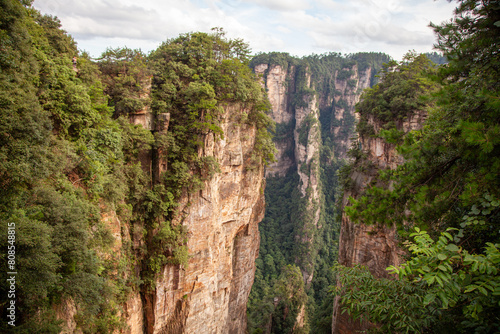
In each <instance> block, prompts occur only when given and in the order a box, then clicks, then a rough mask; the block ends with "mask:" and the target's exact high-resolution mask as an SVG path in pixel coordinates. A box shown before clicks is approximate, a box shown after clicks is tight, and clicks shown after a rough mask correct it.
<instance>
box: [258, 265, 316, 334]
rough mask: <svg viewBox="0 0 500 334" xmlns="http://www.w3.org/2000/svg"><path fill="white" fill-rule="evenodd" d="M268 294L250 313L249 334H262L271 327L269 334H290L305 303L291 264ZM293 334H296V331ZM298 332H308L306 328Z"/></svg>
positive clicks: (301, 283) (301, 282) (301, 284)
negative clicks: (264, 329)
mask: <svg viewBox="0 0 500 334" xmlns="http://www.w3.org/2000/svg"><path fill="white" fill-rule="evenodd" d="M267 292H268V294H267V295H266V296H265V298H262V299H260V300H258V301H256V302H257V303H258V306H256V307H254V308H252V309H251V311H250V314H249V321H250V323H249V330H250V331H249V332H250V333H252V334H256V333H263V328H270V332H271V333H290V332H292V331H293V330H294V328H295V327H296V319H297V316H298V314H299V312H300V311H301V308H302V307H304V305H305V304H306V300H307V294H306V292H305V288H304V280H303V279H302V274H301V272H300V269H299V268H298V267H297V266H293V265H287V266H286V267H284V268H283V269H282V271H281V274H280V276H279V277H278V278H277V279H276V280H275V282H274V284H273V286H272V288H270V289H269V291H267ZM306 323H307V322H306ZM293 332H294V333H296V332H298V331H297V329H295V331H293ZM300 333H308V328H307V325H306V326H305V327H304V328H302V329H301V332H300Z"/></svg>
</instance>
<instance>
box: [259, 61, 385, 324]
mask: <svg viewBox="0 0 500 334" xmlns="http://www.w3.org/2000/svg"><path fill="white" fill-rule="evenodd" d="M260 59H262V61H260V62H259V60H260ZM253 68H254V71H255V72H256V73H257V74H259V75H260V76H261V84H262V86H263V87H264V88H266V90H267V94H268V97H269V101H270V103H271V107H272V117H273V119H274V121H275V122H276V135H275V139H274V141H275V144H276V147H277V149H278V154H277V155H276V158H277V161H276V162H275V163H273V164H271V165H270V166H268V167H267V168H266V177H268V178H272V180H273V187H278V188H279V189H270V190H269V191H270V192H273V191H274V192H281V191H282V189H283V187H285V188H286V189H289V191H290V193H289V194H288V196H287V197H288V198H286V199H285V200H286V201H291V202H293V204H292V208H291V210H290V212H287V213H286V214H287V215H290V217H293V218H290V220H289V221H288V219H287V218H285V216H284V215H285V213H284V212H282V214H281V216H272V217H270V218H266V219H265V220H264V221H263V224H264V225H263V226H264V229H263V230H262V232H261V233H266V232H264V231H266V230H267V226H268V225H267V224H270V225H269V230H270V231H275V230H276V229H283V230H286V229H288V230H287V232H284V233H289V235H288V236H287V235H285V236H280V237H279V238H278V237H276V234H274V233H275V232H271V233H273V234H271V235H270V236H269V238H272V240H282V241H281V242H284V243H285V245H286V244H288V243H293V245H292V246H291V247H289V249H283V250H282V251H281V255H278V254H276V251H273V250H271V249H272V248H274V246H273V245H270V244H268V243H267V241H266V243H265V244H264V247H265V248H264V250H263V253H264V254H273V256H274V259H278V258H279V257H281V256H283V257H285V258H288V263H292V264H295V265H297V266H298V267H299V268H300V271H301V273H302V277H303V281H304V284H305V287H306V289H307V290H309V291H311V289H313V290H315V291H316V292H317V293H319V290H320V289H322V288H323V287H324V286H325V285H326V286H327V285H328V284H329V283H328V282H329V278H327V277H326V276H328V268H329V267H331V266H332V265H333V261H335V260H334V259H335V252H336V250H335V249H334V248H335V245H333V244H332V242H331V240H332V239H333V240H335V239H336V237H335V233H336V231H335V230H336V228H335V222H334V220H333V216H334V215H335V213H334V212H333V210H334V209H332V208H333V203H330V202H328V201H330V200H333V201H335V199H334V196H335V195H334V193H335V186H334V185H335V184H336V181H335V180H336V170H337V169H338V168H339V166H340V165H341V164H342V161H343V160H344V159H346V158H347V154H346V153H347V151H348V149H349V147H350V145H351V141H352V139H351V138H352V137H353V135H354V130H355V129H354V127H355V123H356V118H357V116H356V115H355V109H354V106H355V105H356V103H357V102H358V101H359V99H360V96H361V92H362V90H363V89H365V88H368V87H370V85H371V83H372V81H373V76H374V74H375V71H376V69H375V68H374V67H373V66H367V65H366V64H365V65H364V66H362V69H361V70H358V68H360V65H359V64H358V63H357V62H356V61H354V60H352V59H346V58H343V57H340V56H338V55H334V56H325V57H324V58H321V59H318V58H314V57H311V59H307V60H304V59H303V60H298V59H296V58H293V57H289V56H287V55H284V54H270V55H269V56H261V58H259V57H257V58H256V59H255V60H254V64H253ZM294 177H296V179H294ZM291 179H294V180H297V181H293V182H295V183H293V186H292V188H290V187H289V186H287V184H286V182H289V181H286V180H291ZM324 184H328V185H329V186H330V187H329V188H328V189H324ZM276 185H278V186H276ZM293 189H297V190H298V193H299V195H298V197H299V198H297V197H296V196H295V195H293V191H294V190H293ZM269 194H270V195H269V196H272V195H271V193H269ZM327 202H328V203H327ZM268 205H269V211H268V212H275V211H278V210H282V209H278V206H277V207H276V209H275V207H274V205H276V204H275V203H268ZM327 207H328V208H327ZM277 221H279V222H278V223H276V222H277ZM271 225H272V227H271ZM288 226H293V227H292V228H291V229H290V227H288ZM265 237H266V240H267V238H268V237H267V236H265ZM266 247H267V248H266ZM285 247H286V246H285ZM319 253H322V254H323V255H322V256H323V259H321V260H319V258H318V254H319ZM325 253H326V254H329V255H328V259H326V258H325V257H324V256H325V255H324V254H325ZM266 256H268V255H266ZM265 261H266V260H265ZM260 270H261V272H262V273H263V275H269V274H268V272H269V270H274V269H273V267H272V266H271V267H267V265H266V264H264V266H263V267H262V268H261V269H260ZM318 273H319V276H318V277H316V275H317V274H318ZM315 280H316V281H315ZM314 282H321V283H314ZM256 284H257V285H259V284H261V283H260V282H259V281H257V282H256ZM270 297H272V296H270ZM261 298H262V296H261ZM316 302H317V303H318V305H317V306H318V307H319V304H321V303H322V302H323V301H322V300H317V301H316ZM275 306H276V305H275ZM295 311H297V314H298V316H297V319H296V325H295V326H294V327H293V328H290V329H291V330H292V331H296V330H297V329H298V328H299V327H300V328H306V327H309V322H310V321H311V318H312V315H311V314H309V315H307V314H306V313H307V311H306V309H305V308H304V307H299V308H298V309H297V310H295ZM276 317H278V315H276ZM305 319H307V320H305ZM269 324H270V322H267V323H266V326H262V327H261V328H262V330H264V332H272V329H271V327H270V325H269ZM307 330H308V329H307Z"/></svg>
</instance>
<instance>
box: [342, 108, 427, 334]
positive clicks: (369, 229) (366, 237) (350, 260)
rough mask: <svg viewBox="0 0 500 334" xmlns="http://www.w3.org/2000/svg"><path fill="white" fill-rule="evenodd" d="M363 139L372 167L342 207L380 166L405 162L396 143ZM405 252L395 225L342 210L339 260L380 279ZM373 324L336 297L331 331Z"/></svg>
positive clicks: (356, 177) (414, 122) (419, 118)
mask: <svg viewBox="0 0 500 334" xmlns="http://www.w3.org/2000/svg"><path fill="white" fill-rule="evenodd" d="M425 117H426V114H425V113H423V112H415V113H414V114H412V115H411V116H410V117H409V118H408V119H406V120H405V121H403V122H399V123H398V124H397V128H398V129H401V130H403V131H404V132H405V133H406V132H408V131H410V130H415V129H419V128H420V127H421V126H422V124H423V121H424V120H425ZM368 123H369V124H371V125H373V126H374V130H375V133H378V132H379V131H380V129H381V125H382V124H381V123H380V122H379V121H377V120H376V119H374V118H373V117H369V118H368ZM360 142H361V145H362V149H363V151H364V152H365V153H366V154H367V158H366V159H367V160H368V161H369V162H371V164H372V166H373V167H372V168H370V169H369V170H368V171H366V172H360V171H354V172H353V173H352V174H351V179H352V180H353V181H354V186H353V189H351V190H349V191H346V192H345V193H344V197H343V201H342V206H343V207H345V206H346V205H347V204H348V198H349V197H350V196H352V197H354V198H356V197H357V196H359V194H361V193H362V192H363V190H364V189H365V188H366V185H367V184H370V183H371V182H372V181H373V180H374V179H375V178H376V177H377V171H378V170H380V169H386V168H390V169H395V168H396V167H397V166H398V165H399V164H401V163H402V162H403V159H402V157H401V156H399V155H398V154H397V152H396V150H395V146H394V145H393V144H389V143H387V142H385V141H384V140H383V139H382V138H379V137H375V136H361V137H360ZM403 254H404V252H403V250H402V249H400V248H399V246H398V234H397V231H396V227H395V226H386V225H383V224H381V225H372V226H367V225H364V224H356V223H354V222H352V221H351V220H350V219H349V217H347V215H346V214H345V212H343V213H342V226H341V232H340V239H339V263H340V264H342V265H344V266H348V267H352V266H354V265H355V264H362V265H365V266H366V267H367V268H368V269H369V270H370V272H371V273H372V275H373V276H375V277H377V278H382V277H383V278H389V274H388V272H387V271H386V270H385V269H386V268H387V267H389V266H391V265H395V266H398V265H400V264H401V263H402V256H403ZM372 326H373V324H370V323H368V322H359V321H353V320H352V319H351V318H350V317H349V316H348V315H347V313H344V314H341V312H340V311H339V298H338V297H336V298H335V305H334V313H333V319H332V333H334V334H346V333H358V332H359V331H363V330H367V329H368V328H370V327H372Z"/></svg>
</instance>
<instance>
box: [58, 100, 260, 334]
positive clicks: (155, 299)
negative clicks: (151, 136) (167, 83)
mask: <svg viewBox="0 0 500 334" xmlns="http://www.w3.org/2000/svg"><path fill="white" fill-rule="evenodd" d="M244 112H245V110H244V107H243V106H241V105H236V104H233V105H228V106H226V107H225V112H224V113H223V119H221V120H220V126H221V128H222V130H223V132H224V138H223V139H217V140H216V139H215V138H214V135H213V134H209V135H207V136H206V137H205V142H204V145H203V148H202V149H200V151H199V152H198V153H199V155H200V156H210V157H214V158H215V160H216V161H217V162H218V164H219V168H220V172H218V173H216V174H215V175H214V176H213V177H212V178H211V179H209V180H207V181H205V184H204V188H203V189H202V190H200V191H199V192H196V193H191V194H188V193H186V194H185V195H184V196H183V197H182V198H181V199H180V200H179V207H178V214H177V215H176V218H175V221H174V222H172V223H173V224H174V225H178V224H182V225H183V227H184V228H185V230H186V231H187V237H188V238H187V247H188V251H189V262H188V265H186V266H179V265H177V266H174V265H167V266H165V267H163V269H162V270H161V272H160V273H159V275H158V276H157V278H156V281H155V284H154V288H153V289H152V290H151V289H143V290H134V291H132V292H131V293H130V294H129V297H128V300H127V301H126V302H125V303H124V305H123V307H122V312H121V317H122V319H123V320H124V322H125V323H126V329H125V330H123V331H121V332H122V333H127V334H139V333H148V334H166V333H172V334H181V333H210V334H212V333H213V334H216V333H244V332H245V330H246V327H247V324H246V304H247V299H248V295H249V293H250V289H251V286H252V284H253V280H254V274H255V259H256V257H257V255H258V249H259V242H260V238H259V231H258V223H259V222H260V221H261V220H262V218H263V215H264V209H265V204H264V187H265V181H264V168H263V165H262V164H261V163H260V162H258V161H257V162H256V160H255V158H254V157H253V154H254V145H255V138H256V128H255V127H254V126H252V125H248V124H246V123H244V124H242V123H241V119H240V118H241V114H242V113H244ZM247 112H248V111H247ZM130 121H131V122H132V123H134V124H140V125H142V126H143V127H144V128H146V129H148V130H151V131H157V132H166V131H168V123H169V115H168V114H161V115H158V116H155V117H153V116H152V115H151V113H150V112H149V111H142V112H139V113H136V114H133V115H131V116H130ZM154 156H155V154H153V152H151V151H144V152H140V154H139V159H140V161H141V163H142V165H143V168H145V170H146V171H147V172H149V173H151V174H150V175H152V178H151V180H152V182H154V180H155V179H158V175H156V176H155V175H153V174H160V173H162V172H165V171H167V172H168V166H167V165H166V162H164V161H162V160H161V159H158V160H155V158H154ZM102 211H103V212H104V213H103V215H102V217H101V218H102V220H103V221H104V222H105V223H106V225H107V226H108V228H109V230H110V231H111V233H112V235H113V236H114V238H115V244H114V247H113V249H112V251H111V254H113V256H115V257H116V260H117V261H119V260H120V258H121V257H123V256H125V250H124V249H125V246H124V245H125V244H127V245H129V246H130V247H131V249H132V251H133V252H135V253H136V254H139V253H140V249H144V247H145V245H146V243H147V240H144V236H143V234H142V232H141V231H142V229H141V226H135V227H134V230H133V231H132V230H131V229H130V227H129V226H128V224H127V223H123V222H120V220H119V219H118V217H117V215H116V213H115V212H114V211H113V210H107V209H105V208H103V210H102ZM104 256H106V255H104ZM130 270H131V272H130V273H128V274H130V275H133V274H134V273H133V268H131V269H130ZM140 270H141V268H140V266H136V267H135V271H136V273H135V274H136V276H139V271H140ZM70 306H71V304H68V305H67V306H65V307H66V308H71V307H70ZM66 318H67V317H65V318H64V319H66ZM71 326H73V327H74V325H73V323H70V322H69V323H68V325H67V327H68V328H71Z"/></svg>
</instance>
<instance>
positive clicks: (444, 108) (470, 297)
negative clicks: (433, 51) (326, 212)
mask: <svg viewBox="0 0 500 334" xmlns="http://www.w3.org/2000/svg"><path fill="white" fill-rule="evenodd" d="M499 15H500V11H499V10H498V4H497V3H496V2H495V1H471V0H464V1H459V6H458V7H457V9H456V10H455V18H454V19H453V20H451V21H450V22H448V23H445V24H443V25H441V26H437V25H432V26H433V28H434V30H435V32H436V33H437V36H438V43H437V45H436V47H437V48H438V49H440V50H441V51H442V52H443V53H444V56H445V57H447V58H448V59H449V61H450V62H449V64H448V65H446V66H443V67H441V68H440V70H439V73H438V76H437V77H435V80H437V82H438V83H439V85H441V86H442V87H441V88H440V90H439V91H438V92H437V94H435V95H434V96H433V99H432V101H434V102H433V103H432V104H431V103H427V106H428V107H427V110H428V113H429V116H428V119H427V121H426V123H425V124H424V127H423V128H422V129H421V130H418V131H411V132H409V133H408V134H407V135H406V136H405V137H404V138H403V139H402V141H400V143H401V145H400V146H399V147H398V151H399V152H400V154H402V156H403V157H404V158H405V162H404V163H403V164H402V165H401V166H399V167H398V168H397V169H396V170H394V171H384V172H383V173H381V174H383V175H381V177H382V179H384V178H385V180H386V181H391V182H393V185H394V187H393V189H383V188H377V187H371V188H369V189H368V190H367V192H366V193H365V194H364V195H363V196H361V197H360V198H359V199H358V200H354V201H353V206H352V207H350V208H346V213H348V214H349V215H350V216H351V218H352V219H353V220H356V221H358V222H364V221H372V222H373V219H372V220H369V217H370V216H373V214H374V211H373V210H375V209H376V210H377V212H376V213H377V215H376V219H375V220H377V221H378V222H379V223H383V222H397V223H399V224H400V225H399V226H400V232H401V233H400V234H401V236H402V237H403V238H408V237H410V238H414V241H413V242H410V243H409V244H408V246H409V250H410V251H411V252H412V254H411V255H410V257H409V259H408V261H407V262H406V264H404V265H403V266H402V267H400V268H392V271H393V272H394V273H399V274H400V275H399V279H398V280H379V281H376V283H375V281H374V280H373V278H370V277H369V274H368V273H366V271H365V272H363V271H357V270H358V269H359V268H358V269H352V270H353V271H351V272H349V270H351V269H340V268H339V270H340V272H341V275H343V276H342V277H344V278H343V279H342V280H343V282H344V283H345V287H344V288H345V289H346V290H345V293H346V295H345V296H346V297H345V298H344V303H345V304H346V305H348V306H347V308H346V309H348V310H349V311H350V312H356V310H357V309H358V308H361V307H364V308H365V310H367V313H366V314H365V315H366V316H367V317H368V318H369V319H371V320H373V321H380V322H381V326H382V328H390V329H392V330H398V331H403V332H405V331H406V332H421V331H424V330H425V331H429V332H432V331H435V332H447V331H466V330H469V329H471V328H474V330H475V332H477V333H492V332H496V331H498V329H499V328H498V324H499V319H498V316H497V315H498V314H499V310H500V309H499V306H500V304H499V297H498V296H499V291H498V248H499V247H500V244H499V242H500V233H499V230H498V226H499V223H500V219H499V218H500V209H499V206H498V199H499V198H500V190H499V189H500V188H499V186H500V177H499V176H500V175H499V170H500V169H499V167H500V139H499V138H500V136H499V135H500V124H499V120H500V84H499V82H498V77H499V65H500V62H499V51H498V50H499V45H498V43H499V40H500V38H499V37H500V36H499V35H500V28H499V25H500V16H499ZM428 98H430V97H427V99H428ZM403 221H404V222H405V224H402V222H403ZM410 226H415V227H420V229H416V232H415V233H412V234H410V235H408V234H409V232H408V228H409V227H410ZM424 228H425V230H427V232H426V231H424V230H423V229H424ZM450 228H451V229H456V231H457V232H456V234H455V235H452V234H451V233H450V232H449V230H448V229H450ZM447 230H448V232H447ZM451 231H453V230H451ZM452 241H453V242H452ZM359 270H361V269H359ZM356 271H357V272H356ZM360 277H364V278H365V279H361V280H360ZM350 279H354V280H357V282H358V286H357V288H355V289H354V288H353V285H352V284H351V283H349V280H350ZM374 286H376V287H374ZM388 289H389V290H388ZM390 289H392V290H390ZM381 291H393V293H396V295H397V296H400V297H404V295H405V294H407V293H409V292H410V291H412V292H411V293H412V294H414V296H415V297H414V298H410V299H411V301H408V300H406V301H405V300H404V299H402V298H399V299H398V298H395V299H390V298H392V297H389V296H388V295H384V296H385V297H380V296H381V295H383V292H381ZM354 293H356V295H354ZM379 293H380V294H379ZM354 296H356V297H354ZM392 296H394V294H392ZM379 297H380V298H379ZM374 298H375V299H374ZM376 298H378V299H376ZM388 300H391V302H390V303H389V304H390V305H391V306H390V308H388V309H387V310H385V311H384V310H382V309H381V307H382V306H381V305H387V304H386V302H387V301H388ZM381 312H383V313H385V314H389V315H390V317H392V318H387V317H385V318H384V317H382V316H381ZM387 312H388V313H387ZM358 315H360V314H359V313H358ZM405 317H406V318H405Z"/></svg>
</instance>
